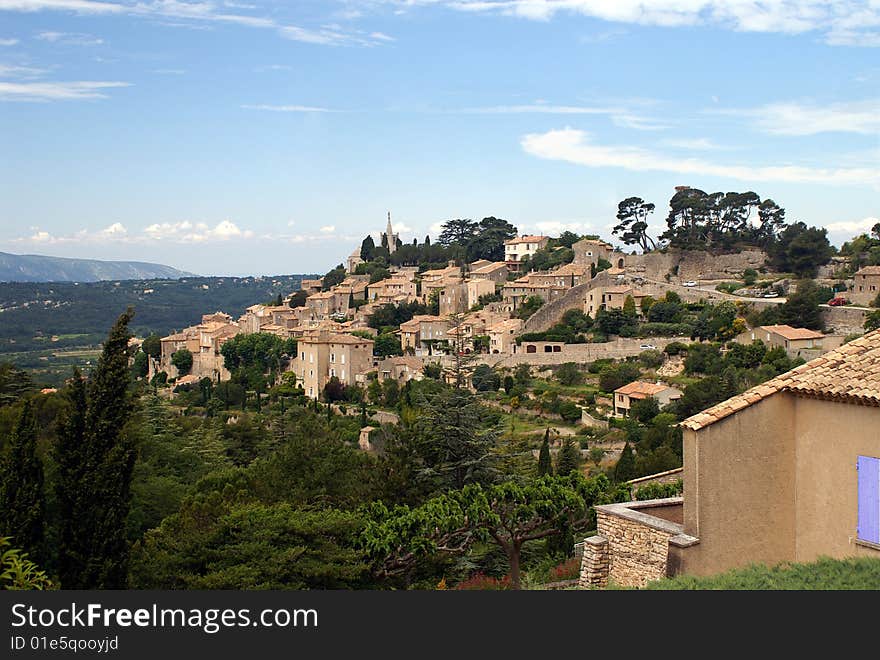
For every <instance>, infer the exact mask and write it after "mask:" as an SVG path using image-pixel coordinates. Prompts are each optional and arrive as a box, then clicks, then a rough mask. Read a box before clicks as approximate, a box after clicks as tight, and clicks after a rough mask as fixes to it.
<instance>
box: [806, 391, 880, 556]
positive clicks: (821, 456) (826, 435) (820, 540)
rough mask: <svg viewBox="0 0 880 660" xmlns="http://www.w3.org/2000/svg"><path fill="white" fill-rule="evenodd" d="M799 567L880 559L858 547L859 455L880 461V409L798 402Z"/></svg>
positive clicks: (869, 550)
mask: <svg viewBox="0 0 880 660" xmlns="http://www.w3.org/2000/svg"><path fill="white" fill-rule="evenodd" d="M794 405H795V411H796V424H797V426H796V429H795V433H796V434H797V449H796V452H797V453H796V465H797V471H796V477H795V478H796V481H797V506H796V509H795V512H796V525H797V546H796V555H795V556H796V560H797V561H812V560H814V559H816V558H818V557H819V556H820V555H828V556H831V557H847V556H853V555H865V556H872V557H880V550H876V549H873V548H867V547H865V546H861V545H856V544H855V543H854V542H853V541H854V540H855V535H856V522H857V519H856V517H857V502H858V481H857V472H856V460H857V457H858V456H859V455H863V456H878V457H880V408H874V407H869V406H856V405H852V404H845V403H837V402H832V401H822V400H818V399H806V398H797V400H796V401H795V404H794Z"/></svg>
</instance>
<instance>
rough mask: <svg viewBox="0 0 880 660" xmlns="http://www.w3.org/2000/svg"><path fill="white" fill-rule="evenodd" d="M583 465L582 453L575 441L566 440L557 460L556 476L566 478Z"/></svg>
mask: <svg viewBox="0 0 880 660" xmlns="http://www.w3.org/2000/svg"><path fill="white" fill-rule="evenodd" d="M580 463H581V452H580V450H579V449H578V448H577V447H576V446H575V444H574V440H572V439H571V438H570V437H569V438H566V439H565V441H564V442H563V443H562V449H560V450H559V456H558V457H557V458H556V475H557V476H559V477H565V476H568V475H569V474H571V473H572V472H577V470H578V468H579V467H580Z"/></svg>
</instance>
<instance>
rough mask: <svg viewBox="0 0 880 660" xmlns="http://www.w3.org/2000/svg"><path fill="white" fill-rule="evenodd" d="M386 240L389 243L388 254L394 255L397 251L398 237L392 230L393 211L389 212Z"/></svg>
mask: <svg viewBox="0 0 880 660" xmlns="http://www.w3.org/2000/svg"><path fill="white" fill-rule="evenodd" d="M385 238H386V240H387V242H388V253H389V254H390V253H392V252H394V251H395V250H396V249H397V236H396V235H395V234H394V230H393V229H392V228H391V211H388V225H387V226H386V227H385Z"/></svg>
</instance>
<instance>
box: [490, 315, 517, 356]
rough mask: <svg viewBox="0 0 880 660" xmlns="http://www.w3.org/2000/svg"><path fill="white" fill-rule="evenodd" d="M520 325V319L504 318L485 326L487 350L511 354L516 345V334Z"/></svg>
mask: <svg viewBox="0 0 880 660" xmlns="http://www.w3.org/2000/svg"><path fill="white" fill-rule="evenodd" d="M522 327H523V321H522V319H506V320H504V321H498V322H497V323H493V324H491V325H489V326H487V327H486V334H487V335H488V336H489V352H490V353H500V354H501V355H511V354H512V353H513V349H514V347H515V346H516V335H517V334H519V332H520V330H522Z"/></svg>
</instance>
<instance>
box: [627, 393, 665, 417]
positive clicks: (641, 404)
mask: <svg viewBox="0 0 880 660" xmlns="http://www.w3.org/2000/svg"><path fill="white" fill-rule="evenodd" d="M629 414H630V417H632V418H633V419H636V420H638V421H639V422H641V423H642V424H647V423H648V422H650V421H651V420H652V419H654V418H655V417H656V416H657V415H659V414H660V404H659V403H657V399H655V398H654V397H652V396H649V397H645V398H644V399H637V400H635V401H633V403H632V406H630V409H629Z"/></svg>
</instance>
